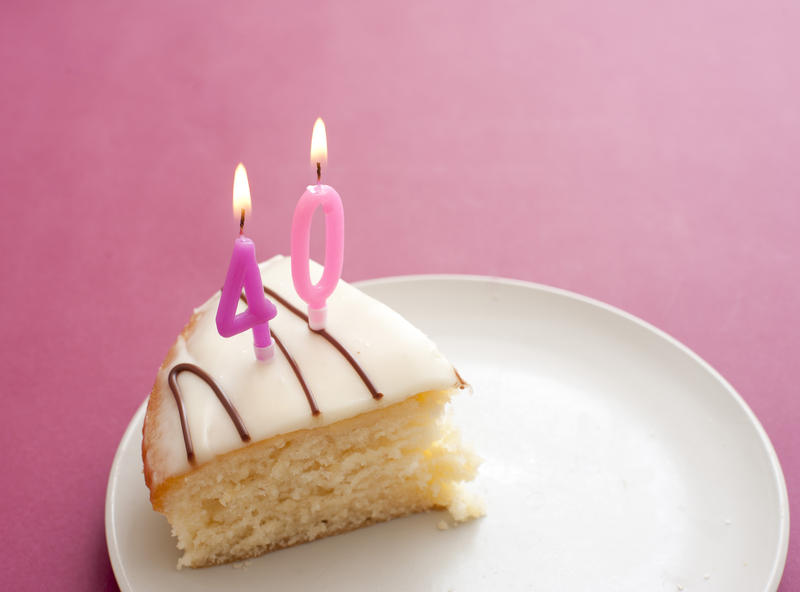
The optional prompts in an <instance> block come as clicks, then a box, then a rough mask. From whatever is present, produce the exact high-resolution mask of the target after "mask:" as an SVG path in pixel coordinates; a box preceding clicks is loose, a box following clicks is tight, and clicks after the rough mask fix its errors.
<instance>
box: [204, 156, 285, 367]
mask: <svg viewBox="0 0 800 592" xmlns="http://www.w3.org/2000/svg"><path fill="white" fill-rule="evenodd" d="M250 208H251V206H250V185H249V184H248V182H247V171H245V168H244V165H242V164H241V163H240V164H239V166H237V167H236V172H235V173H234V175H233V213H234V216H235V217H237V218H239V237H238V238H237V239H236V240H235V241H234V243H233V254H232V255H231V263H230V265H229V266H228V275H227V276H225V285H224V286H223V287H222V294H221V295H220V298H219V307H218V308H217V331H219V334H220V335H222V336H223V337H233V336H234V335H237V334H238V333H242V332H243V331H247V330H248V329H252V330H253V345H254V348H255V353H256V358H258V359H259V360H262V361H267V360H270V359H272V356H273V354H274V346H273V344H272V338H271V337H270V334H269V321H270V319H273V318H275V315H276V314H278V310H277V309H276V308H275V305H274V304H272V302H270V301H269V300H267V297H266V296H264V284H263V283H262V282H261V271H259V269H258V262H257V260H256V245H255V243H254V242H253V241H252V240H250V239H249V238H247V237H246V236H244V218H245V215H246V213H248V212H249V211H250ZM242 287H244V293H245V296H246V297H247V310H245V311H244V312H241V313H239V314H236V310H237V307H238V306H239V298H240V296H241V294H242Z"/></svg>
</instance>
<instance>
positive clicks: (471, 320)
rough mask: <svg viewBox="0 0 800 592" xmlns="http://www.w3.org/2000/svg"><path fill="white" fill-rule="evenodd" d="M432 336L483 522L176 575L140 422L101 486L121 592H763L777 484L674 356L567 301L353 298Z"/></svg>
mask: <svg viewBox="0 0 800 592" xmlns="http://www.w3.org/2000/svg"><path fill="white" fill-rule="evenodd" d="M360 286H361V288H362V289H364V291H366V292H367V293H368V294H371V295H372V296H375V297H376V298H378V299H380V300H382V301H384V302H386V303H387V304H388V305H389V306H391V307H393V308H395V309H396V310H398V311H399V312H401V313H402V314H403V315H405V316H406V317H407V318H408V319H409V320H410V321H411V322H412V323H414V324H416V325H417V326H418V327H420V328H421V329H422V330H423V331H425V332H426V333H428V334H429V335H430V336H431V337H432V338H433V339H434V340H435V341H436V342H437V344H438V346H439V347H440V349H441V350H442V351H443V352H444V353H445V354H446V355H447V356H448V357H449V358H450V360H451V361H452V362H453V363H454V365H455V366H456V367H457V368H458V369H459V370H460V372H461V374H462V375H463V376H464V378H465V379H466V380H467V381H468V382H470V383H471V384H472V385H473V387H474V394H472V395H463V396H460V397H458V398H457V400H456V404H455V408H456V415H457V420H458V422H459V424H460V425H461V428H462V432H463V435H464V438H465V439H466V440H467V441H468V442H470V443H472V444H473V445H474V448H475V449H476V450H477V451H478V452H479V453H480V454H481V456H483V458H484V459H485V461H484V464H483V465H482V467H481V471H480V475H479V478H478V480H477V481H476V483H475V486H476V488H477V489H478V490H479V491H480V492H482V494H483V495H484V497H485V499H486V501H487V507H488V513H487V515H486V516H485V517H484V518H482V519H479V520H476V521H473V522H470V523H467V524H463V525H461V526H458V527H456V528H450V529H448V530H439V529H437V524H438V523H439V522H440V521H441V520H445V521H447V520H448V517H447V514H445V513H429V514H421V515H416V516H412V517H409V518H403V519H399V520H394V521H392V522H389V523H385V524H379V525H376V526H371V527H369V528H363V529H360V530H358V531H355V532H351V533H349V534H345V535H340V536H335V537H330V538H327V539H323V540H320V541H316V542H313V543H309V544H305V545H301V546H298V547H294V548H291V549H286V550H283V551H278V552H276V553H271V554H269V555H265V556H263V557H260V558H258V559H253V560H250V561H247V562H244V563H240V564H233V565H225V566H219V567H213V568H207V569H200V570H192V569H184V570H182V571H177V570H176V569H175V565H176V562H177V559H178V551H177V550H176V548H175V541H174V539H172V537H171V536H170V528H169V525H168V524H167V522H166V520H165V519H164V517H163V516H161V515H160V514H157V513H155V512H154V511H153V510H152V509H151V507H150V504H149V502H148V496H147V493H148V492H147V490H146V488H145V486H144V482H143V479H142V461H141V456H140V446H141V429H142V418H143V415H144V406H142V408H140V409H139V411H138V412H137V413H136V415H135V416H134V417H133V419H132V421H131V424H130V426H129V427H128V430H127V431H126V432H125V435H124V436H123V438H122V442H121V443H120V446H119V450H118V451H117V455H116V458H115V459H114V464H113V466H112V468H111V475H110V478H109V482H108V494H107V498H106V536H107V540H108V549H109V554H110V556H111V563H112V565H113V567H114V573H115V574H116V577H117V581H118V582H119V585H120V588H121V589H122V590H123V592H158V591H161V590H169V591H171V592H180V591H187V592H188V591H191V592H202V591H205V590H214V591H218V590H280V591H281V592H290V591H295V590H298V591H299V590H303V591H305V590H330V591H336V590H342V591H347V592H352V590H354V589H359V590H387V591H389V590H397V591H401V590H402V591H406V590H430V591H449V590H453V591H458V592H461V591H467V590H506V591H511V590H548V591H549V590H570V591H582V590H591V591H597V590H636V591H639V590H666V591H670V592H672V591H676V590H677V591H679V590H684V589H685V590H704V591H707V590H720V591H725V592H736V591H743V592H744V591H746V592H753V591H759V590H775V589H777V586H778V582H779V581H780V576H781V573H782V570H783V565H784V562H785V559H786V550H787V543H788V532H789V514H788V512H789V510H788V500H787V494H786V485H785V483H784V480H783V474H782V472H781V468H780V465H779V463H778V459H777V457H776V455H775V452H774V450H773V448H772V445H771V444H770V442H769V439H768V438H767V435H766V433H765V432H764V430H763V429H762V427H761V425H760V424H759V422H758V420H757V419H756V418H755V416H754V415H753V413H752V412H751V411H750V409H749V408H748V407H747V405H746V404H745V403H744V401H743V400H742V399H741V398H740V397H739V395H738V394H737V393H736V392H735V391H734V390H733V388H732V387H731V386H730V385H729V384H728V383H727V382H726V381H725V380H724V379H723V378H722V377H721V376H720V375H719V374H717V373H716V372H715V371H714V370H713V369H712V368H711V367H709V365H708V364H706V363H705V362H704V361H703V360H701V359H700V358H699V357H698V356H697V355H695V354H694V353H692V352H691V351H689V350H688V349H687V348H686V347H684V346H683V345H681V344H680V343H678V342H676V341H675V340H674V339H672V338H670V337H669V336H667V335H665V334H664V333H662V332H661V331H659V330H657V329H655V328H653V327H651V326H650V325H648V324H646V323H644V322H642V321H640V320H638V319H636V318H634V317H632V316H631V315H629V314H627V313H624V312H621V311H619V310H617V309H614V308H612V307H610V306H607V305H605V304H602V303H599V302H596V301H593V300H590V299H587V298H584V297H582V296H578V295H575V294H572V293H568V292H564V291H561V290H555V289H552V288H547V287H544V286H538V285H534V284H527V283H522V282H516V281H508V280H497V279H490V278H473V277H463V276H420V277H404V278H389V279H382V280H375V281H370V282H365V283H362V284H361V285H360Z"/></svg>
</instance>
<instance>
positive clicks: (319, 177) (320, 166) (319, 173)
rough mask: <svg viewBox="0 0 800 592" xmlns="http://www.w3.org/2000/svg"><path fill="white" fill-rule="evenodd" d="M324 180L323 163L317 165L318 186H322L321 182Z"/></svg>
mask: <svg viewBox="0 0 800 592" xmlns="http://www.w3.org/2000/svg"><path fill="white" fill-rule="evenodd" d="M321 179H322V163H319V162H318V163H317V185H319V184H320V180H321Z"/></svg>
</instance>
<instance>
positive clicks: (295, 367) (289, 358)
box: [239, 291, 319, 417]
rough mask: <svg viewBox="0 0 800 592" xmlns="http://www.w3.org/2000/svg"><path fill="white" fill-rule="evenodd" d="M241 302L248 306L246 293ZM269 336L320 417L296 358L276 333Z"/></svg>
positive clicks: (314, 411)
mask: <svg viewBox="0 0 800 592" xmlns="http://www.w3.org/2000/svg"><path fill="white" fill-rule="evenodd" d="M239 300H241V301H242V302H244V303H245V304H247V296H245V293H244V291H243V292H242V293H241V295H240V296H239ZM269 334H270V335H272V338H273V339H274V340H275V343H277V344H278V348H280V350H281V352H283V355H284V356H285V357H286V361H287V362H289V366H291V367H292V371H293V372H294V375H295V376H296V377H297V382H299V383H300V386H301V387H302V389H303V393H305V395H306V401H308V406H309V407H311V415H313V416H314V417H316V416H317V415H319V407H317V402H316V401H315V400H314V395H313V394H312V393H311V389H310V388H308V383H307V382H306V379H305V378H303V373H302V372H300V366H298V365H297V362H295V360H294V357H292V354H290V353H289V352H288V351H287V350H286V346H284V345H283V341H281V340H280V338H279V337H278V336H277V335H276V334H275V331H273V330H272V329H270V331H269Z"/></svg>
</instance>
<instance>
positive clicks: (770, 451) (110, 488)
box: [104, 273, 790, 592]
mask: <svg viewBox="0 0 800 592" xmlns="http://www.w3.org/2000/svg"><path fill="white" fill-rule="evenodd" d="M423 281H434V282H466V283H474V284H500V285H504V286H507V287H514V288H524V289H528V290H535V291H540V292H545V293H549V294H553V295H557V296H561V297H565V298H568V299H570V300H573V301H577V302H580V303H582V304H586V305H589V306H591V307H594V308H597V309H600V310H603V311H606V312H609V313H611V314H613V315H616V316H619V317H622V318H623V319H625V320H627V321H628V322H631V323H634V324H635V325H638V326H639V327H641V328H643V329H645V330H647V331H649V332H651V333H653V334H654V335H655V336H656V337H659V338H661V339H663V340H664V341H666V342H667V343H668V344H670V345H672V346H673V347H676V348H677V349H678V350H680V351H681V352H683V353H684V354H686V355H688V356H689V358H691V359H692V360H693V361H694V362H696V363H697V364H699V365H700V367H701V368H703V369H704V370H705V371H706V372H708V373H709V374H710V375H711V377H712V378H713V379H714V380H716V381H717V382H718V383H719V384H721V385H722V387H723V388H724V390H725V391H726V392H727V393H728V395H730V396H731V397H732V398H733V400H734V402H735V403H736V404H737V405H738V406H739V408H740V409H741V411H743V412H744V414H745V416H746V417H747V418H748V420H749V422H750V424H751V425H752V426H753V427H754V428H755V430H756V434H757V435H758V437H759V440H760V442H761V445H762V447H763V448H764V451H765V452H766V454H767V457H768V458H769V461H770V466H771V468H772V475H773V477H774V479H775V485H776V489H777V491H778V498H779V499H778V505H779V515H780V518H781V519H780V525H779V535H778V536H779V539H778V546H777V556H776V557H775V559H774V561H773V564H772V569H771V572H770V577H769V580H768V581H767V584H766V586H767V587H766V590H777V589H778V586H779V584H780V581H781V578H782V576H783V570H784V568H785V566H786V559H787V555H788V550H789V534H790V532H789V528H790V516H789V494H788V490H787V487H786V478H785V476H784V474H783V469H782V467H781V464H780V459H779V458H778V454H777V452H776V451H775V448H774V446H773V445H772V441H771V440H770V438H769V435H768V434H767V431H766V430H765V429H764V426H763V425H762V424H761V422H760V421H759V419H758V417H757V416H756V414H755V413H754V412H753V410H752V409H751V408H750V406H749V405H748V404H747V402H746V401H745V400H744V398H743V397H742V396H741V395H740V394H739V392H738V391H737V390H736V389H735V388H734V387H733V386H732V385H731V384H730V382H728V380H727V379H725V377H724V376H722V374H720V373H719V372H718V371H717V370H716V369H715V368H714V367H713V366H712V365H711V364H710V363H708V362H707V361H706V360H705V359H703V358H702V357H701V356H700V355H699V354H697V353H696V352H695V351H694V350H692V349H691V348H689V347H688V346H687V345H685V344H684V343H682V342H681V341H679V340H678V339H676V338H675V337H673V336H672V335H670V334H669V333H667V332H666V331H664V330H662V329H659V328H658V327H656V326H655V325H653V324H651V323H649V322H647V321H645V320H644V319H642V318H640V317H637V316H636V315H634V314H631V313H629V312H627V311H625V310H623V309H621V308H618V307H616V306H613V305H611V304H608V303H606V302H603V301H601V300H598V299H596V298H592V297H589V296H584V295H583V294H579V293H577V292H573V291H571V290H566V289H564V288H557V287H554V286H549V285H546V284H540V283H537V282H531V281H527V280H521V279H514V278H507V277H501V276H492V275H475V274H447V273H444V274H443V273H435V274H408V275H395V276H386V277H377V278H369V279H364V280H360V281H356V282H352V284H353V285H355V286H357V287H359V288H368V287H370V286H380V285H390V284H396V283H413V282H423ZM148 399H149V395H148V396H147V397H145V399H144V401H143V402H142V403H141V404H140V405H139V406H138V408H137V409H136V412H135V413H134V414H133V416H132V417H131V420H130V421H129V423H128V425H127V427H126V428H125V431H124V432H123V435H122V437H121V438H120V442H119V444H118V446H117V450H116V452H115V453H114V460H113V461H112V463H111V468H110V470H109V477H108V484H107V486H106V500H105V521H104V522H105V536H106V549H107V551H108V556H109V559H110V561H111V568H112V570H113V572H114V577H115V579H116V581H117V584H118V585H119V587H120V590H121V591H122V592H136V591H135V590H134V589H133V588H132V587H131V584H130V582H129V581H128V578H127V576H126V573H125V568H124V566H123V565H122V560H121V557H120V556H119V547H118V546H117V545H116V542H115V541H114V540H113V539H114V536H115V530H114V528H113V523H114V509H115V503H114V498H113V495H112V494H113V492H114V489H115V485H116V483H117V481H118V479H119V474H120V465H121V459H122V455H123V449H124V446H123V444H125V443H127V441H128V440H129V439H130V438H131V437H132V435H133V432H134V431H136V428H137V427H138V418H139V415H140V414H144V412H145V407H146V405H147V401H148Z"/></svg>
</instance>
